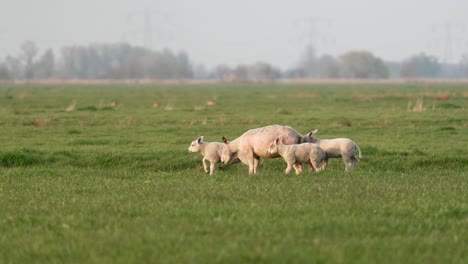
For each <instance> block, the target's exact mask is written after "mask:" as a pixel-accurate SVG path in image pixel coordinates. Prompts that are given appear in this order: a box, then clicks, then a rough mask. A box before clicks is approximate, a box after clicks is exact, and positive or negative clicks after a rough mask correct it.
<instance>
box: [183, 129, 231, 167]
mask: <svg viewBox="0 0 468 264" xmlns="http://www.w3.org/2000/svg"><path fill="white" fill-rule="evenodd" d="M203 139H204V137H203V136H201V137H199V138H198V139H196V140H194V141H192V143H191V144H190V146H189V148H188V151H189V152H200V153H201V154H202V156H203V159H202V162H203V169H204V170H205V172H206V173H208V172H209V173H210V175H213V173H214V170H215V168H216V164H218V162H219V161H220V160H221V153H222V149H223V147H224V143H221V142H204V141H203ZM207 161H209V162H210V169H209V170H208V164H207Z"/></svg>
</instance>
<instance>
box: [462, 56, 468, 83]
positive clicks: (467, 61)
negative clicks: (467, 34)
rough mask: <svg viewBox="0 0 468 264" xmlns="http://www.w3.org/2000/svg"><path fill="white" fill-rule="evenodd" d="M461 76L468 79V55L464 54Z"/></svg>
mask: <svg viewBox="0 0 468 264" xmlns="http://www.w3.org/2000/svg"><path fill="white" fill-rule="evenodd" d="M460 75H461V77H463V78H467V77H468V53H467V54H464V55H463V56H462V58H461V61H460Z"/></svg>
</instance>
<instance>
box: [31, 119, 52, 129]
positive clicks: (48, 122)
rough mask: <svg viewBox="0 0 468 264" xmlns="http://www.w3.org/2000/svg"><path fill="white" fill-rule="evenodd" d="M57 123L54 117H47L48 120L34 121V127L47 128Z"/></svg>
mask: <svg viewBox="0 0 468 264" xmlns="http://www.w3.org/2000/svg"><path fill="white" fill-rule="evenodd" d="M54 123H55V121H54V119H53V118H52V117H46V118H36V119H34V120H33V122H32V125H33V126H35V127H45V126H50V125H53V124H54Z"/></svg>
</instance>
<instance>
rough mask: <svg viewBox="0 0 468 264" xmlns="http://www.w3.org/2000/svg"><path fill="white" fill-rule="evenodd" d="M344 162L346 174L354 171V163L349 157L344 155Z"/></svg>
mask: <svg viewBox="0 0 468 264" xmlns="http://www.w3.org/2000/svg"><path fill="white" fill-rule="evenodd" d="M343 162H344V164H345V172H350V171H352V170H353V163H352V162H351V159H350V158H349V157H347V156H344V155H343Z"/></svg>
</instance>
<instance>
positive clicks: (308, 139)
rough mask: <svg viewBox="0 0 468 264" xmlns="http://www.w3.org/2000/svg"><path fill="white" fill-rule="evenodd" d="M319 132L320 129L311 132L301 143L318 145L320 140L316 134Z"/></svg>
mask: <svg viewBox="0 0 468 264" xmlns="http://www.w3.org/2000/svg"><path fill="white" fill-rule="evenodd" d="M317 132H318V129H315V130H313V131H311V132H309V133H308V134H307V135H305V136H304V137H303V138H302V140H301V142H302V143H317V141H319V139H318V138H317V137H316V136H315V134H317Z"/></svg>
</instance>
